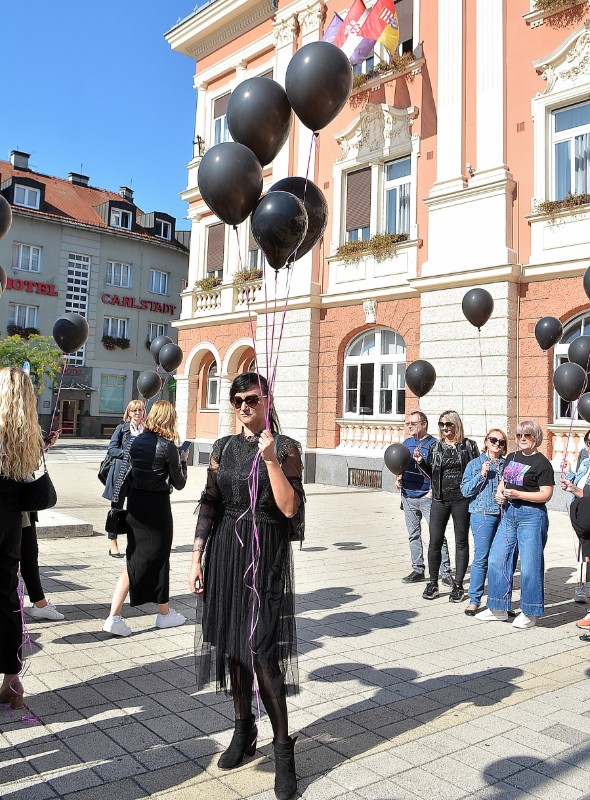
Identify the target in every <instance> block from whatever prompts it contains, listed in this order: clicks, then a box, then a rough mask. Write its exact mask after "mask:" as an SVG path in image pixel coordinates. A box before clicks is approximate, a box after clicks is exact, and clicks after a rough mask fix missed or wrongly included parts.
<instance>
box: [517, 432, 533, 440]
mask: <svg viewBox="0 0 590 800" xmlns="http://www.w3.org/2000/svg"><path fill="white" fill-rule="evenodd" d="M516 438H517V439H532V438H533V436H532V435H531V434H530V433H517V434H516Z"/></svg>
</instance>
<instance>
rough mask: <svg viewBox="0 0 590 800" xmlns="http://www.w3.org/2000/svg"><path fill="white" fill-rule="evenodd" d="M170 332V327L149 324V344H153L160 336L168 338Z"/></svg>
mask: <svg viewBox="0 0 590 800" xmlns="http://www.w3.org/2000/svg"><path fill="white" fill-rule="evenodd" d="M167 332H168V325H165V324H164V323H162V322H148V327H147V338H148V342H153V341H154V339H157V338H158V336H166V334H167Z"/></svg>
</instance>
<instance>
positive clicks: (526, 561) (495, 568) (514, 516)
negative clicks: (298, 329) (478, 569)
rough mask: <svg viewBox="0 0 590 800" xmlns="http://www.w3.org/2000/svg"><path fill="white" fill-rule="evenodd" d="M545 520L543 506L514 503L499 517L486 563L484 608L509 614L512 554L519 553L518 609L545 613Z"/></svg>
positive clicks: (533, 612) (545, 515)
mask: <svg viewBox="0 0 590 800" xmlns="http://www.w3.org/2000/svg"><path fill="white" fill-rule="evenodd" d="M548 528H549V518H548V517H547V509H546V508H545V505H532V504H526V503H522V502H521V501H520V500H515V501H513V502H511V503H509V504H508V507H507V508H506V511H505V512H504V514H503V515H502V522H501V523H500V527H499V529H498V533H497V534H496V536H495V538H494V541H493V543H492V549H491V550H490V557H489V564H488V608H491V609H492V610H493V611H509V610H510V605H511V602H512V583H513V580H514V554H515V548H517V547H518V550H519V552H520V608H521V610H522V611H523V612H524V613H525V614H526V615H527V616H534V617H542V616H543V614H544V613H545V587H544V585H543V578H544V573H545V560H544V557H543V550H544V549H545V544H546V542H547V530H548Z"/></svg>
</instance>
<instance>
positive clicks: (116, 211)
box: [110, 208, 133, 231]
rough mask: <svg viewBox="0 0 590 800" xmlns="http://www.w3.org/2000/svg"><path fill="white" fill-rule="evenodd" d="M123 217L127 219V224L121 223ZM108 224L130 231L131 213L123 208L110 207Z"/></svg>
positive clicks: (131, 223)
mask: <svg viewBox="0 0 590 800" xmlns="http://www.w3.org/2000/svg"><path fill="white" fill-rule="evenodd" d="M124 219H126V220H127V223H128V224H127V225H124V224H123V222H124ZM110 225H111V227H113V228H121V229H122V230H124V231H130V230H131V227H132V225H133V213H132V212H131V211H128V210H127V209H125V208H111V216H110Z"/></svg>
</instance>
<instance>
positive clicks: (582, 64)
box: [533, 19, 590, 94]
mask: <svg viewBox="0 0 590 800" xmlns="http://www.w3.org/2000/svg"><path fill="white" fill-rule="evenodd" d="M533 66H534V68H535V69H536V70H537V72H538V73H539V74H540V75H541V77H542V78H543V80H545V81H547V86H546V87H545V91H544V92H543V94H551V93H554V92H559V91H561V90H562V89H570V88H572V87H573V86H575V85H576V84H577V83H578V82H579V81H580V80H581V79H583V80H585V81H588V80H589V79H590V19H587V20H585V21H584V24H583V25H582V27H581V28H578V30H576V31H574V32H573V33H572V34H571V35H570V36H568V37H567V39H565V40H564V41H563V42H562V43H561V44H560V46H559V47H558V48H557V49H556V50H554V51H553V52H552V53H550V54H549V55H548V56H545V58H542V59H539V60H538V61H533Z"/></svg>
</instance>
